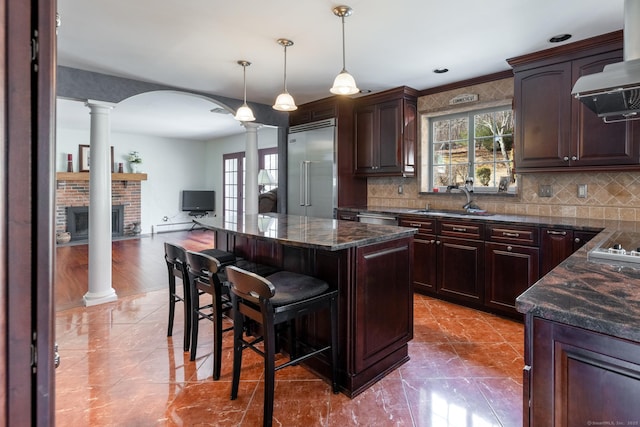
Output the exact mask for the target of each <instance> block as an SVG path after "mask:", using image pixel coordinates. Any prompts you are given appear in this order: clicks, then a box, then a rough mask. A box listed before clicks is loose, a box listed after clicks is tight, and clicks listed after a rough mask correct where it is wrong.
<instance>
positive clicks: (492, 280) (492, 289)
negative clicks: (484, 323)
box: [484, 243, 540, 315]
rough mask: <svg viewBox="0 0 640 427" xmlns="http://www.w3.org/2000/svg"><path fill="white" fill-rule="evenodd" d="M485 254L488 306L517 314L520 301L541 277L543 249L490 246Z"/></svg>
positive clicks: (486, 248) (487, 244) (500, 245)
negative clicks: (539, 271)
mask: <svg viewBox="0 0 640 427" xmlns="http://www.w3.org/2000/svg"><path fill="white" fill-rule="evenodd" d="M485 254H486V260H487V262H486V275H485V298H484V299H485V300H484V303H485V305H486V306H487V307H490V308H493V309H496V310H499V311H501V312H506V313H508V314H514V315H517V314H518V312H517V310H516V306H515V302H516V298H517V297H518V295H520V294H521V293H523V292H524V291H526V290H527V289H528V288H529V286H531V285H533V284H534V283H535V282H536V281H537V280H538V278H539V275H538V265H539V263H540V261H539V260H540V249H538V248H535V247H527V246H517V245H509V244H505V243H486V244H485Z"/></svg>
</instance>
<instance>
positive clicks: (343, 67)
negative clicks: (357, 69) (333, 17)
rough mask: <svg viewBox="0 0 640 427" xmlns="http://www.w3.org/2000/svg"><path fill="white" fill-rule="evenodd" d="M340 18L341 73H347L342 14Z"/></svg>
mask: <svg viewBox="0 0 640 427" xmlns="http://www.w3.org/2000/svg"><path fill="white" fill-rule="evenodd" d="M341 18H342V72H343V73H344V72H346V71H347V65H346V60H345V53H344V52H345V50H346V49H345V43H344V14H343V15H342V16H341Z"/></svg>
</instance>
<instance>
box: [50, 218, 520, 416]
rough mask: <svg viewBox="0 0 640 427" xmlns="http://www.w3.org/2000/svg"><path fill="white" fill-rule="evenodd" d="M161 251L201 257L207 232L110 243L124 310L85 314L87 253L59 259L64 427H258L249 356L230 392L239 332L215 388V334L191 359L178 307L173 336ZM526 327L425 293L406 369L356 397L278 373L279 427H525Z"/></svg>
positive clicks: (59, 388)
mask: <svg viewBox="0 0 640 427" xmlns="http://www.w3.org/2000/svg"><path fill="white" fill-rule="evenodd" d="M165 241H170V242H173V243H178V244H181V245H182V246H184V247H186V248H188V249H193V250H201V249H205V248H210V247H212V246H213V235H212V233H210V232H205V231H196V232H190V233H189V232H178V233H166V234H159V235H154V236H148V237H147V236H145V237H142V238H140V239H132V240H123V241H118V242H114V246H113V248H114V249H113V287H114V289H115V290H116V292H117V294H118V301H115V302H111V303H107V304H102V305H97V306H93V307H83V306H82V296H83V295H84V293H86V290H87V288H86V282H87V246H86V245H78V246H64V247H59V248H58V249H57V253H58V259H57V263H56V264H57V267H58V271H57V274H56V289H55V293H56V298H57V302H56V306H57V313H56V341H57V342H58V344H59V348H60V350H59V351H60V356H61V365H60V367H59V368H58V369H56V371H55V382H56V387H55V393H56V399H55V400H56V425H58V426H89V425H90V426H152V425H154V426H155V425H159V426H160V425H161V426H195V425H197V426H238V425H242V426H256V425H261V424H262V399H263V392H262V390H263V382H262V372H263V368H262V359H261V358H260V357H259V356H257V355H254V354H252V353H251V352H245V353H247V354H246V355H245V356H244V358H243V368H242V376H241V381H240V392H239V395H238V399H237V400H234V401H231V400H230V399H229V394H230V389H231V365H232V363H231V361H232V354H233V339H232V334H225V335H224V339H223V357H222V373H221V377H220V380H219V381H213V379H212V375H211V374H212V357H211V350H212V345H213V344H212V343H213V328H212V327H211V323H210V322H201V325H200V334H199V340H198V345H199V347H198V352H197V358H196V360H195V361H193V362H191V361H190V360H189V354H188V353H185V352H183V350H182V321H181V319H182V304H179V305H178V306H177V307H176V318H175V319H176V320H175V325H174V333H173V337H167V336H166V334H167V329H166V328H167V316H168V307H167V306H168V304H167V299H168V296H167V290H166V282H167V272H166V266H165V264H164V247H163V244H164V242H165ZM523 346H524V340H523V325H522V324H521V323H517V322H514V321H512V320H508V319H503V318H500V317H497V316H493V315H490V314H487V313H482V312H479V311H476V310H472V309H468V308H465V307H460V306H457V305H455V304H450V303H447V302H443V301H440V300H436V299H433V298H428V297H425V296H421V295H415V297H414V339H413V340H412V341H411V342H410V343H409V356H410V358H411V359H410V360H409V361H408V362H407V363H405V364H404V365H402V366H400V367H399V368H398V369H396V370H395V371H394V372H392V373H391V374H389V375H388V376H386V377H385V378H383V379H382V380H380V381H379V382H377V383H376V384H374V385H373V386H372V387H371V388H369V389H367V390H366V391H365V392H363V393H362V394H360V395H358V396H356V397H355V398H354V399H349V398H348V397H347V396H345V395H344V394H341V393H340V394H337V395H334V394H332V393H331V388H330V385H329V384H327V383H326V382H325V381H324V380H321V379H319V378H318V377H316V376H315V375H314V374H312V373H311V372H309V371H307V370H306V369H304V367H302V366H293V367H288V368H286V369H282V370H281V371H278V373H277V374H276V390H275V407H274V425H285V426H304V427H310V426H365V425H366V426H373V425H375V426H447V427H488V426H492V427H494V426H495V427H497V426H507V427H516V426H521V425H522V368H523V363H524V362H523V354H524V349H523Z"/></svg>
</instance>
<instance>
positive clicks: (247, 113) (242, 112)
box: [234, 60, 256, 122]
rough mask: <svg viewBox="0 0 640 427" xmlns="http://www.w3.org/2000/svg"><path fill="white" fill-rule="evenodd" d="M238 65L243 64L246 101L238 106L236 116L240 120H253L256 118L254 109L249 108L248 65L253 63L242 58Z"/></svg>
mask: <svg viewBox="0 0 640 427" xmlns="http://www.w3.org/2000/svg"><path fill="white" fill-rule="evenodd" d="M238 65H242V74H243V80H244V98H243V99H244V103H243V104H242V105H241V106H240V108H238V111H236V115H235V117H234V118H235V119H236V120H238V121H240V122H252V121H254V120H255V119H256V118H255V116H254V115H253V111H251V108H249V106H248V105H247V67H248V66H249V65H251V62H249V61H244V60H241V61H238Z"/></svg>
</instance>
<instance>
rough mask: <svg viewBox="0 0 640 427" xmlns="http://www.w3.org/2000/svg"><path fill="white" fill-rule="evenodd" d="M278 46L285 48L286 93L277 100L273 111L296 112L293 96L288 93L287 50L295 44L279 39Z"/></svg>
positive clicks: (296, 107)
mask: <svg viewBox="0 0 640 427" xmlns="http://www.w3.org/2000/svg"><path fill="white" fill-rule="evenodd" d="M278 44H279V45H280V46H282V47H284V92H282V93H281V94H280V95H278V97H277V98H276V103H275V104H273V109H274V110H278V111H294V110H297V109H298V106H297V105H296V103H295V101H294V100H293V96H291V95H289V92H288V91H287V48H288V47H289V46H293V42H292V41H291V40H287V39H278Z"/></svg>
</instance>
